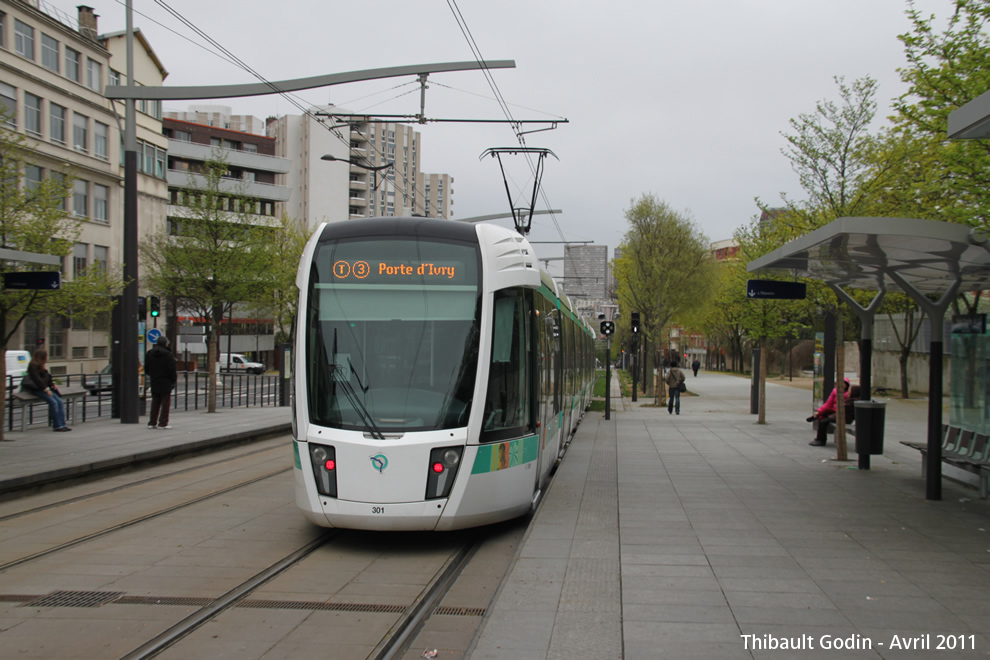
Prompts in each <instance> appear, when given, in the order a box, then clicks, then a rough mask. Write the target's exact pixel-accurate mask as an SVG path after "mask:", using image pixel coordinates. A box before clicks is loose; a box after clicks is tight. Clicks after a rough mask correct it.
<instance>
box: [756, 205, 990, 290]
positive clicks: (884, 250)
mask: <svg viewBox="0 0 990 660" xmlns="http://www.w3.org/2000/svg"><path fill="white" fill-rule="evenodd" d="M747 270H748V271H749V272H757V271H762V272H767V271H771V272H773V271H777V272H782V273H786V274H788V275H791V276H799V277H811V278H814V279H818V280H822V281H823V282H826V283H829V284H834V285H836V286H841V287H850V288H854V289H867V290H874V291H876V290H882V289H885V290H888V291H890V290H897V291H903V290H904V289H903V287H902V286H901V285H900V283H899V282H898V281H897V280H896V279H894V277H892V276H891V274H892V273H894V274H895V275H896V276H897V277H899V278H900V279H902V280H903V281H905V282H907V283H909V284H911V285H912V286H913V287H914V288H916V289H917V290H918V291H920V292H921V293H926V294H936V295H938V294H941V293H942V292H944V291H946V290H947V289H948V288H949V287H950V286H952V285H953V284H954V283H955V282H956V281H958V282H959V284H960V287H961V288H960V290H961V291H978V290H984V289H990V240H988V237H987V235H985V234H983V233H982V232H979V231H977V230H975V229H971V228H970V227H967V226H965V225H960V224H954V223H948V222H937V221H933V220H920V219H918V218H863V217H854V218H839V219H837V220H834V221H832V222H830V223H829V224H827V225H825V226H824V227H821V228H819V229H816V230H815V231H813V232H811V233H809V234H806V235H805V236H802V237H800V238H797V239H795V240H793V241H791V242H789V243H787V244H786V245H783V246H781V247H779V248H777V249H776V250H774V251H773V252H770V253H768V254H766V255H764V256H762V257H760V258H759V259H754V260H753V261H750V262H749V263H748V264H747Z"/></svg>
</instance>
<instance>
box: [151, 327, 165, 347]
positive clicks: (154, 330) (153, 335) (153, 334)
mask: <svg viewBox="0 0 990 660" xmlns="http://www.w3.org/2000/svg"><path fill="white" fill-rule="evenodd" d="M161 336H162V331H161V330H159V329H158V328H152V329H151V330H148V341H149V342H151V343H152V344H154V343H157V342H158V338H159V337H161Z"/></svg>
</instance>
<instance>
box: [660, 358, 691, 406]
mask: <svg viewBox="0 0 990 660" xmlns="http://www.w3.org/2000/svg"><path fill="white" fill-rule="evenodd" d="M678 364H680V363H679V362H678V361H677V360H671V361H670V369H668V370H667V375H666V376H664V377H663V380H664V382H665V383H667V414H668V415H672V414H673V413H674V411H675V410H676V411H677V414H678V415H680V414H681V391H682V388H683V387H684V372H683V371H681V370H680V369H678V368H677V365H678ZM684 389H686V388H684Z"/></svg>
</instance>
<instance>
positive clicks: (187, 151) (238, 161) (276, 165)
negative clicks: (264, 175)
mask: <svg viewBox="0 0 990 660" xmlns="http://www.w3.org/2000/svg"><path fill="white" fill-rule="evenodd" d="M214 151H217V152H218V153H220V154H221V155H222V156H223V158H225V159H226V160H227V164H228V165H231V166H233V167H243V168H245V169H249V170H257V171H259V172H274V173H276V174H287V173H288V172H289V169H290V167H291V165H292V162H291V161H289V160H288V159H286V158H278V157H277V156H266V155H265V154H259V153H255V152H253V151H239V150H237V149H224V148H223V147H213V146H210V145H208V144H196V143H194V142H185V141H183V140H169V141H168V153H169V155H170V156H176V157H178V158H185V159H188V160H195V161H200V162H203V163H205V162H206V161H208V160H210V158H212V157H213V153H214ZM170 185H171V184H170Z"/></svg>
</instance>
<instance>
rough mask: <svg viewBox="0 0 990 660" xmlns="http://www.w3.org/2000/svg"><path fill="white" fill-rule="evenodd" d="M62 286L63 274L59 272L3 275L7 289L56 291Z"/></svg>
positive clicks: (27, 272)
mask: <svg viewBox="0 0 990 660" xmlns="http://www.w3.org/2000/svg"><path fill="white" fill-rule="evenodd" d="M61 286H62V274H61V273H59V272H58V271H57V270H54V271H51V272H48V271H23V272H16V273H4V274H3V287H4V288H5V289H37V290H46V289H47V290H49V291H55V290H56V289H59V288H61Z"/></svg>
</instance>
